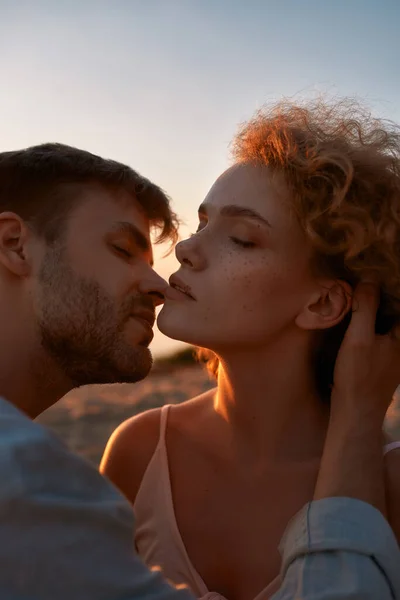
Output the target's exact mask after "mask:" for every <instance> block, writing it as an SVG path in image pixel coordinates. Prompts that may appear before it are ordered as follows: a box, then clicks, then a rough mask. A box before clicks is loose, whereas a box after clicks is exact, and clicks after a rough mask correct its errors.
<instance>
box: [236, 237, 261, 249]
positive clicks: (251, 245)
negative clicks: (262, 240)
mask: <svg viewBox="0 0 400 600" xmlns="http://www.w3.org/2000/svg"><path fill="white" fill-rule="evenodd" d="M229 239H230V240H231V241H232V242H233V243H234V244H236V245H237V246H242V248H255V247H256V244H255V242H250V241H248V240H241V239H239V238H237V237H234V236H230V238H229Z"/></svg>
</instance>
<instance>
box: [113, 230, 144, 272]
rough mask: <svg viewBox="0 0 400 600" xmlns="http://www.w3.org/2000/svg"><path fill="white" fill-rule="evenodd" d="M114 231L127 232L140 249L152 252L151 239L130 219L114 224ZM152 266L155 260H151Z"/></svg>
mask: <svg viewBox="0 0 400 600" xmlns="http://www.w3.org/2000/svg"><path fill="white" fill-rule="evenodd" d="M112 231H113V232H114V233H125V234H127V235H128V236H129V237H130V238H131V240H132V241H133V243H134V244H135V245H136V246H137V247H138V248H139V249H140V250H142V251H143V252H147V253H151V243H150V241H149V240H148V238H147V237H146V236H145V235H144V234H143V233H142V232H141V231H140V229H139V228H138V227H136V225H134V224H133V223H130V222H129V221H118V222H117V223H115V224H114V225H113V228H112ZM151 266H153V261H151Z"/></svg>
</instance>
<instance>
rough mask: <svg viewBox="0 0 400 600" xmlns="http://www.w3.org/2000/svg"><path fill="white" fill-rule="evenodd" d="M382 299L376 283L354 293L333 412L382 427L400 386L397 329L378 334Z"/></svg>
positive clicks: (336, 375)
mask: <svg viewBox="0 0 400 600" xmlns="http://www.w3.org/2000/svg"><path fill="white" fill-rule="evenodd" d="M379 297H380V296H379V289H378V286H377V285H375V284H373V283H366V282H364V283H359V284H358V286H357V288H356V289H355V291H354V295H353V301H352V317H351V321H350V324H349V327H348V329H347V331H346V334H345V336H344V340H343V342H342V345H341V347H340V350H339V353H338V356H337V359H336V364H335V371H334V385H333V391H332V406H331V410H332V413H333V414H335V416H338V415H339V414H340V413H343V418H345V419H347V418H350V416H352V415H354V416H356V417H357V418H358V419H369V420H371V419H372V420H373V421H374V422H375V423H376V425H377V426H378V427H382V424H383V420H384V418H385V414H386V412H387V409H388V407H389V404H390V403H391V401H392V398H393V394H394V392H395V391H396V388H397V386H398V385H399V384H400V341H399V339H398V338H397V335H396V330H395V329H392V331H390V332H389V333H388V334H386V335H378V334H376V333H375V331H376V329H375V321H376V315H377V311H378V306H379Z"/></svg>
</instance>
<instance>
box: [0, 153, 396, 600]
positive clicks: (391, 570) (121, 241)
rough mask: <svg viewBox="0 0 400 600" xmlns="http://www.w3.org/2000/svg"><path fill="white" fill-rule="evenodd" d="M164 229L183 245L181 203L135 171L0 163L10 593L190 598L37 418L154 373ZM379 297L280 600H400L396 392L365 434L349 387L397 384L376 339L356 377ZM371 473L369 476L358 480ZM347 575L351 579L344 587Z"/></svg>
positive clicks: (294, 529) (22, 160)
mask: <svg viewBox="0 0 400 600" xmlns="http://www.w3.org/2000/svg"><path fill="white" fill-rule="evenodd" d="M152 228H156V229H158V232H159V239H161V240H164V239H168V238H170V239H172V240H174V239H175V238H176V232H177V227H176V218H175V215H174V214H173V213H172V211H171V208H170V206H169V202H168V198H167V196H166V195H165V194H164V193H163V192H162V191H161V190H160V189H159V188H158V187H157V186H155V185H154V184H152V183H150V182H149V181H147V180H145V179H144V178H142V177H140V176H139V175H138V174H137V173H135V172H134V171H132V170H131V169H130V168H128V167H126V166H124V165H121V164H119V163H116V162H113V161H107V160H104V159H101V158H99V157H97V156H94V155H92V154H89V153H87V152H83V151H80V150H77V149H74V148H70V147H67V146H62V145H59V144H45V145H43V146H38V147H34V148H30V149H27V150H22V151H19V152H8V153H3V154H0V292H1V293H0V306H1V315H2V346H1V355H0V382H1V383H0V394H1V396H2V397H3V398H4V399H0V445H1V454H0V479H1V482H2V485H1V488H0V540H1V545H0V598H4V599H7V600H28V599H29V600H54V599H56V598H57V600H63V599H64V598H65V599H67V598H68V600H70V599H71V598H74V600H80V599H82V600H83V599H85V600H103V599H104V600H106V599H107V600H122V599H124V600H125V599H127V600H128V599H132V598H136V597H140V598H145V597H146V598H148V599H149V600H153V599H154V600H155V599H158V598H159V599H160V600H164V599H165V600H167V599H171V600H179V598H182V600H184V599H185V600H186V599H190V598H191V595H190V593H189V592H188V591H187V590H178V589H176V588H174V587H172V586H170V585H169V584H167V583H166V582H165V581H164V580H163V579H162V576H161V575H160V573H157V572H150V571H148V570H147V569H146V567H145V566H144V565H143V564H142V563H141V561H140V560H139V559H138V557H137V556H136V554H135V552H134V548H133V538H134V520H133V514H132V512H131V509H130V507H129V505H128V503H127V502H126V501H125V500H124V499H123V498H122V497H121V496H120V495H119V493H118V492H117V491H116V490H115V489H114V488H113V486H111V484H109V483H108V482H107V481H106V480H105V479H103V478H102V477H101V475H100V474H99V473H97V471H96V470H95V469H94V468H92V467H91V466H90V465H89V464H87V463H86V462H85V461H83V460H82V459H80V458H78V457H76V456H74V455H72V454H71V453H70V452H69V451H68V450H67V449H66V448H65V447H64V446H63V445H62V444H61V443H60V442H59V441H58V440H57V439H56V438H54V437H53V436H52V435H51V434H50V433H48V432H46V430H44V429H43V428H42V427H41V426H39V425H38V424H35V423H33V422H32V421H31V419H32V418H34V417H36V416H37V415H38V414H40V413H41V412H42V411H43V410H45V409H46V408H48V407H49V406H51V405H52V404H54V403H55V402H56V401H57V400H58V399H59V398H60V397H61V396H63V395H64V394H65V393H66V392H68V391H69V390H70V389H72V388H73V387H76V386H79V385H84V384H90V383H112V382H128V381H129V382H132V381H136V380H139V379H141V378H143V377H145V376H146V375H147V373H148V371H149V369H150V367H151V355H150V352H149V350H148V344H149V342H150V341H151V338H152V330H151V329H152V325H153V322H154V309H155V306H156V305H157V304H159V303H160V302H162V298H163V291H164V289H165V286H166V283H165V282H164V281H163V280H162V279H161V278H160V277H158V276H157V275H156V273H155V272H154V271H153V269H152V250H151V243H150V230H151V229H152ZM366 289H367V290H368V286H367V288H365V289H364V290H363V289H362V288H361V291H360V292H359V301H360V307H364V308H365V310H364V311H360V313H359V315H358V317H357V319H358V322H357V319H356V321H355V326H354V324H353V330H354V331H353V333H352V330H351V328H350V336H349V337H350V342H348V343H347V346H348V348H347V349H346V344H345V347H344V349H343V355H342V360H341V362H342V365H343V364H344V365H345V366H344V367H343V366H342V367H341V370H339V373H338V378H337V382H336V383H337V385H336V387H337V391H336V395H335V398H334V399H333V400H334V404H333V406H334V407H336V408H335V410H334V411H333V413H334V418H333V419H332V424H331V426H330V430H329V432H328V438H327V444H326V448H325V453H324V457H323V461H322V468H321V474H320V478H319V481H318V485H317V489H316V501H315V502H312V503H310V505H308V506H307V507H305V509H304V510H303V511H302V512H301V513H300V514H299V515H298V517H297V518H296V519H295V520H294V522H293V523H292V524H291V525H290V527H289V528H288V531H287V534H286V536H285V540H284V543H283V571H282V576H283V583H282V587H281V590H280V591H279V592H278V593H277V594H276V595H275V596H274V598H275V599H280V600H282V599H283V598H293V599H294V598H298V599H303V600H308V599H310V598H313V599H314V600H315V599H317V600H322V599H324V600H327V599H329V600H334V599H336V598H350V597H354V598H356V597H360V598H361V597H362V598H373V597H377V596H376V594H379V598H381V599H382V600H384V599H385V598H390V597H392V593H393V591H394V592H395V593H396V594H400V581H399V576H398V573H397V568H396V564H397V562H398V560H399V556H400V553H399V549H398V547H397V544H396V541H395V538H394V536H393V534H392V532H391V530H390V527H389V526H388V524H387V522H386V521H385V519H384V518H383V516H382V514H381V512H384V510H385V507H384V502H383V500H382V498H383V491H384V482H383V471H382V469H383V461H382V457H381V456H380V452H379V444H378V445H377V444H376V443H375V441H376V438H377V437H378V438H380V427H381V422H379V421H380V419H381V418H382V419H383V416H382V415H381V413H382V414H383V412H384V410H383V409H384V408H385V406H386V405H387V403H388V396H389V395H390V394H388V390H387V389H386V388H385V389H384V393H383V394H381V396H382V398H379V402H377V401H376V396H379V393H378V392H377V391H376V390H374V394H375V396H374V397H372V396H371V394H366V399H365V402H364V404H363V405H364V406H365V407H366V408H365V410H366V411H368V410H369V408H371V406H379V407H380V409H381V410H375V409H374V410H372V409H371V410H370V412H371V414H372V415H373V416H372V419H370V420H369V421H368V423H369V425H368V426H367V427H364V428H361V430H360V428H358V429H357V418H356V415H357V409H358V404H359V403H358V404H357V398H356V395H357V394H355V392H354V389H353V387H352V386H356V387H357V385H358V384H359V380H360V372H361V371H362V369H363V368H364V367H365V365H366V364H367V362H368V360H369V361H370V363H371V367H373V368H371V372H372V375H374V376H375V380H379V381H385V383H386V384H387V385H389V383H391V382H392V379H393V373H392V371H393V369H392V366H393V361H392V362H390V368H389V367H386V364H387V363H388V361H386V363H382V364H381V363H379V365H378V366H379V368H375V365H374V361H372V362H371V356H372V357H373V356H374V352H376V344H375V340H374V339H373V336H370V339H368V340H367V342H366V343H365V342H364V346H363V347H364V349H366V354H365V353H364V355H363V357H361V361H360V362H359V363H358V364H357V361H356V363H355V364H353V367H354V369H353V371H352V372H350V377H348V376H349V373H348V372H347V371H346V364H347V361H346V358H347V357H348V356H349V355H354V343H353V342H354V338H356V340H357V328H358V332H359V329H360V323H361V325H363V324H367V325H369V326H370V327H369V329H368V331H371V330H372V331H373V326H372V328H371V323H372V325H373V321H374V314H375V312H376V302H375V300H372V301H371V298H373V299H374V298H375V299H376V294H375V293H372V294H371V292H368V291H367V292H366ZM374 294H375V295H374ZM352 343H353V345H352ZM388 348H389V347H388ZM346 352H347V354H346ZM388 352H391V354H390V357H394V358H393V360H394V361H395V360H398V356H397V355H396V353H395V352H394V351H392V348H391V347H390V348H389V350H388ZM366 361H367V362H366ZM339 362H340V361H339ZM378 362H379V361H378ZM396 364H397V363H396ZM368 377H369V378H370V379H368V378H367V380H366V385H367V388H366V389H368V381H370V380H371V374H370V373H369V374H368ZM357 378H358V379H357ZM389 379H390V382H389ZM361 380H362V381H363V382H364V380H365V377H364V375H362V376H361ZM388 382H389V383H388ZM356 384H357V385H356ZM364 385H365V383H364ZM389 387H390V386H389ZM392 387H393V389H394V385H393V386H392ZM357 389H358V387H357ZM343 407H344V409H343ZM368 407H369V408H368ZM368 414H369V413H368ZM355 430H357V435H358V438H357V448H356V449H354V447H353V446H354V445H351V444H350V445H349V443H348V442H349V439H351V437H352V436H353V435H354V431H355ZM372 430H373V432H374V434H373V435H372ZM338 432H340V433H341V435H338ZM376 432H378V435H376ZM371 435H372V437H371ZM371 440H372V443H371ZM343 459H344V461H345V468H344V467H343ZM360 466H362V467H363V468H364V469H365V474H364V475H365V476H364V477H363V478H362V481H359V480H357V479H356V478H355V477H353V476H354V475H355V474H357V473H358V472H359V470H360ZM335 496H338V498H335ZM341 496H346V498H343V497H341ZM373 506H375V507H376V508H373ZM376 509H378V510H376ZM379 511H381V512H379ZM338 523H339V524H340V525H341V528H339V529H338V527H337V526H338ZM393 561H394V562H393ZM342 569H345V570H346V573H347V572H348V573H350V577H346V579H345V580H344V581H343V579H342V582H341V585H340V586H339V588H338V586H337V581H338V580H339V579H340V574H341V572H342ZM351 594H353V595H352V596H351ZM356 594H358V596H357V595H356ZM374 594H375V595H374Z"/></svg>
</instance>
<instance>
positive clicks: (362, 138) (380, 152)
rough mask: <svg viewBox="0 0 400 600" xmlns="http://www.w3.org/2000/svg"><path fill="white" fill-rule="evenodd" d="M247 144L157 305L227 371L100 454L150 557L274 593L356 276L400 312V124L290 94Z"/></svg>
mask: <svg viewBox="0 0 400 600" xmlns="http://www.w3.org/2000/svg"><path fill="white" fill-rule="evenodd" d="M233 148H234V164H233V166H232V167H231V168H230V169H228V171H226V172H225V173H224V174H223V175H222V176H221V177H220V178H219V179H218V180H217V181H216V183H215V184H214V185H213V187H212V188H211V190H210V192H209V194H208V195H207V197H206V199H205V201H204V203H203V204H202V205H201V206H200V209H199V227H198V230H197V232H196V233H195V234H194V235H193V236H191V238H190V239H189V240H186V241H184V242H181V243H180V244H178V246H177V248H176V254H177V258H178V260H179V262H180V264H181V267H180V269H179V271H178V272H177V273H176V274H174V275H173V276H172V277H171V279H170V288H169V289H168V291H167V293H166V299H165V304H164V307H163V309H162V311H161V313H160V316H159V320H158V325H159V328H160V329H161V331H162V332H163V333H165V334H166V335H168V336H170V337H172V338H175V339H180V340H183V341H185V342H188V343H191V344H194V345H197V346H199V347H202V348H206V349H208V350H210V351H212V355H211V357H210V358H209V367H210V368H211V370H212V372H213V373H214V374H215V375H216V377H217V388H216V389H214V390H211V391H210V392H207V393H205V394H203V395H201V396H200V397H198V398H195V399H193V400H191V401H189V402H186V403H184V404H181V405H177V406H167V407H164V408H163V409H161V410H158V409H157V410H153V411H149V412H148V413H145V414H144V415H140V416H139V417H136V418H134V419H132V420H131V421H130V422H128V423H127V424H125V425H124V426H123V427H122V429H121V430H120V432H119V433H118V434H117V436H115V435H114V438H113V442H112V443H111V444H110V448H109V449H108V450H107V451H106V455H105V459H104V461H103V465H102V470H103V471H104V472H105V473H106V474H107V475H109V477H110V478H111V479H113V480H114V482H115V483H116V485H117V486H118V487H120V489H121V490H122V491H123V492H124V493H125V495H126V496H127V497H128V498H129V499H130V500H131V502H132V503H133V505H134V508H135V512H136V518H137V539H136V543H137V547H138V551H139V553H140V554H141V555H142V557H143V559H144V560H145V561H146V562H147V563H148V564H160V565H161V566H162V568H163V570H164V572H165V574H166V576H167V577H170V578H171V579H173V580H174V581H176V582H179V581H183V582H185V583H188V584H189V586H190V587H191V588H192V590H193V591H194V592H195V593H196V594H197V595H199V596H203V595H205V594H207V593H208V590H218V592H219V593H220V594H222V595H223V596H225V597H226V598H229V600H250V599H254V598H257V599H259V600H260V599H261V598H262V599H263V600H264V599H265V598H268V597H270V596H271V595H272V594H273V593H274V592H275V591H276V589H277V587H278V586H279V578H278V574H279V569H280V561H281V557H280V555H279V552H278V544H279V541H280V539H281V537H282V533H283V531H284V530H285V528H286V526H287V523H288V521H289V520H290V519H291V518H292V517H293V515H294V514H296V513H297V511H298V510H299V509H300V508H301V507H302V506H303V505H304V504H305V503H306V502H308V501H309V500H310V499H312V498H313V495H314V490H315V485H316V480H317V474H318V470H319V467H320V461H321V456H322V451H323V448H324V443H325V437H326V432H327V427H328V422H329V417H330V396H331V391H332V385H333V373H334V365H335V359H336V355H337V351H338V348H339V346H340V343H341V341H342V339H343V335H344V332H345V330H346V327H347V325H348V322H349V319H350V312H351V311H350V309H351V297H352V290H353V287H354V286H355V284H357V282H358V281H360V280H361V279H364V278H366V277H369V278H371V277H372V278H374V280H375V281H378V282H379V284H380V287H381V290H382V297H381V305H380V309H379V314H378V318H377V330H378V333H386V332H387V331H388V330H389V329H390V328H391V327H392V326H393V325H394V324H395V323H396V322H397V319H398V317H399V316H400V137H399V133H398V130H397V129H396V128H395V127H394V126H393V125H391V124H388V123H384V122H381V121H377V120H374V119H372V118H371V117H370V116H369V115H366V114H364V113H363V112H362V111H359V109H358V108H357V107H356V106H355V105H354V104H352V103H351V102H348V103H339V104H336V105H334V106H329V105H327V104H323V103H315V104H311V103H309V104H308V105H305V106H296V105H294V104H291V103H285V102H283V103H280V104H278V105H277V106H274V107H272V108H271V109H268V110H266V111H263V112H261V113H259V114H257V115H256V117H255V118H254V119H253V120H252V121H250V122H249V123H247V124H246V125H245V126H244V127H243V128H242V129H241V130H240V132H239V134H238V135H237V137H236V139H235V142H234V145H233ZM116 437H119V438H121V437H123V438H124V439H129V444H128V446H127V445H126V444H124V448H125V450H124V452H125V454H124V458H123V459H122V458H121V465H122V464H123V465H124V469H123V470H121V469H118V468H117V469H116V468H115V457H114V458H113V457H112V454H113V451H112V446H114V447H116V446H117V445H118V444H117V443H116ZM127 447H128V448H129V451H127ZM391 448H392V447H391ZM122 471H123V476H121V472H122ZM188 481H190V487H189V486H188V485H187V482H188ZM266 514H269V516H270V518H269V519H266V518H265V515H266ZM239 515H240V519H239V518H238V516H239ZM391 524H392V526H393V527H394V528H395V529H396V523H395V522H394V520H393V522H392V523H391Z"/></svg>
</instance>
